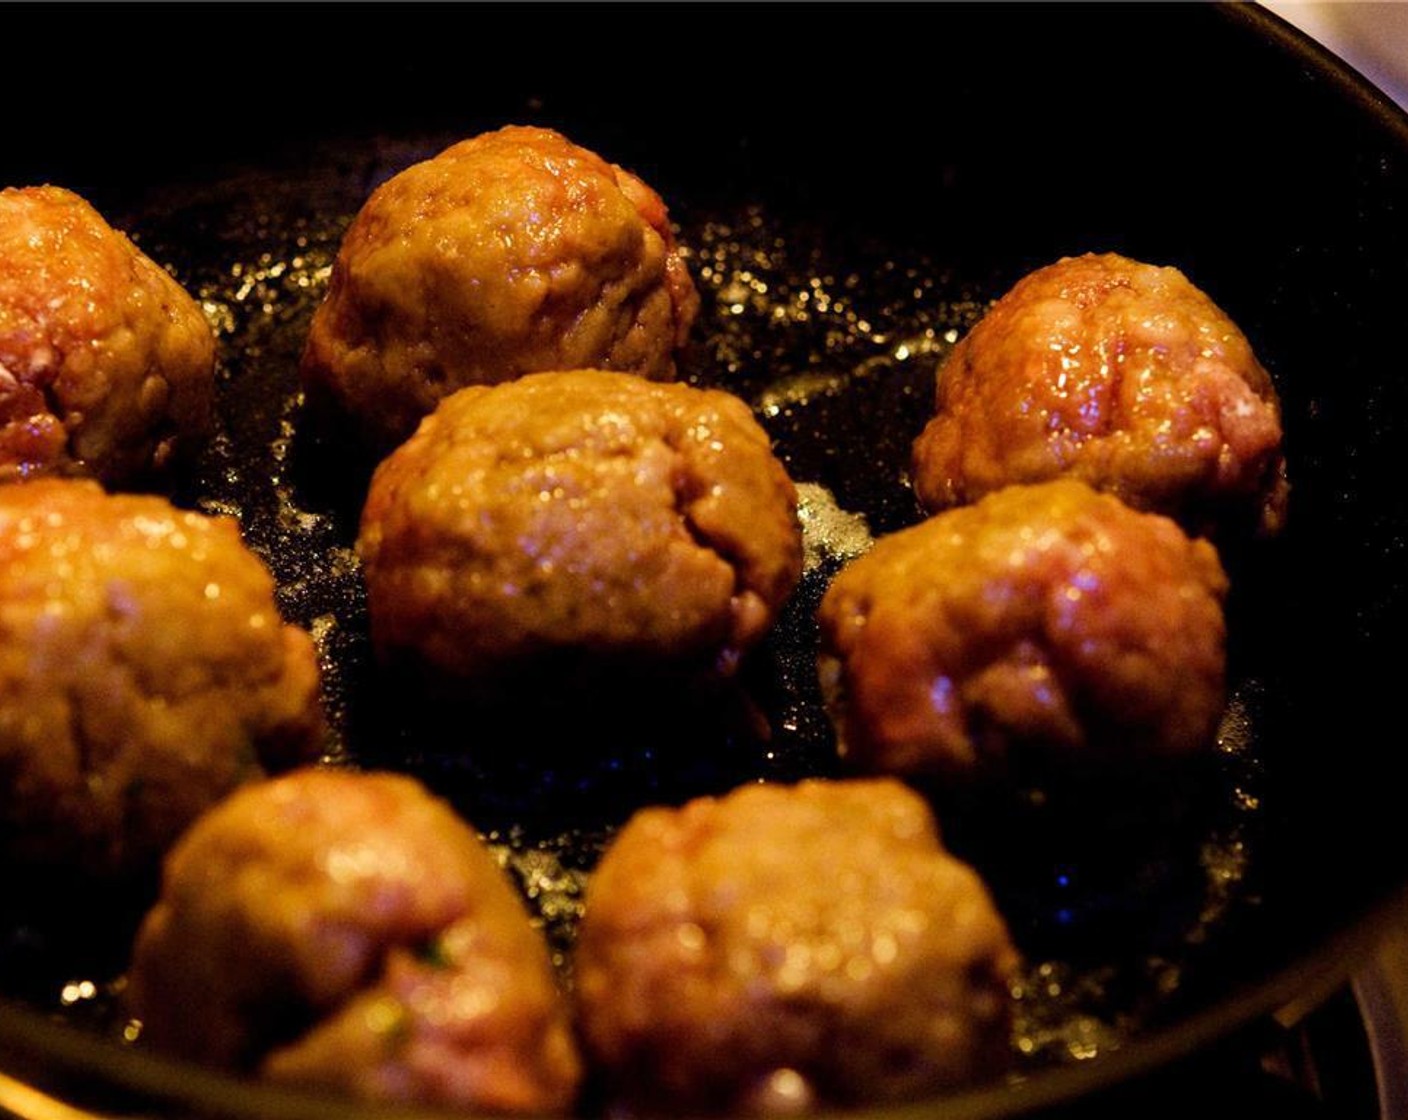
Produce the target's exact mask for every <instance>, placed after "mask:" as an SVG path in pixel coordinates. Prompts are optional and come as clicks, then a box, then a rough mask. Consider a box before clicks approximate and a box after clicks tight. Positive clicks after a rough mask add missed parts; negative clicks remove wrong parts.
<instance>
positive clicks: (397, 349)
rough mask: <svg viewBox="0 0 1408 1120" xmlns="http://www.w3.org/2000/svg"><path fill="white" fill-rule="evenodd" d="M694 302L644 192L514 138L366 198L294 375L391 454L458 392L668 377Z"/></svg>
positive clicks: (558, 142) (484, 143)
mask: <svg viewBox="0 0 1408 1120" xmlns="http://www.w3.org/2000/svg"><path fill="white" fill-rule="evenodd" d="M697 308H698V296H697V294H696V293H695V290H694V285H693V283H692V282H691V280H690V278H689V273H688V271H687V270H686V267H685V264H684V259H683V257H682V256H681V255H680V253H679V251H678V250H677V249H676V247H675V243H674V238H673V236H672V234H671V232H670V225H669V220H668V216H667V214H666V211H665V205H664V203H662V202H661V201H660V198H659V196H658V195H656V194H655V192H654V191H652V190H651V189H650V188H649V187H647V186H646V185H645V184H644V183H642V182H641V181H640V180H639V179H637V178H636V177H635V176H634V175H632V174H630V173H629V172H627V171H624V170H622V169H621V168H619V167H616V166H613V165H612V164H609V163H607V162H606V161H605V160H603V159H602V158H601V157H600V156H598V155H596V154H595V153H593V152H590V151H588V150H586V149H585V148H580V147H578V146H577V145H575V144H573V143H571V142H570V141H568V140H567V139H566V138H565V137H563V136H561V135H559V134H558V133H556V132H552V131H549V130H547V129H542V128H521V127H510V128H504V129H500V130H499V131H497V132H490V133H485V134H484V135H482V136H476V137H474V138H473V139H470V140H465V141H463V142H461V143H459V144H456V145H454V146H453V147H451V148H448V149H446V150H445V151H444V152H442V153H441V154H440V155H438V156H436V157H435V158H434V159H431V160H427V161H425V162H424V163H419V164H416V165H415V166H413V167H410V168H408V169H407V170H405V171H403V172H402V173H401V174H399V175H397V176H396V177H395V178H393V179H391V180H390V181H388V182H387V183H385V184H383V185H382V186H381V187H379V188H378V189H377V190H376V191H375V192H374V193H373V194H372V196H371V198H370V199H368V201H367V203H366V205H365V206H364V207H363V208H362V211H361V213H359V214H358V215H357V218H356V220H355V221H354V222H353V223H352V226H351V228H350V229H349V230H348V231H347V235H346V237H345V238H344V240H343V243H342V248H341V250H340V251H339V253H338V256H337V262H336V264H335V265H334V266H333V273H332V287H331V290H330V291H329V292H328V297H327V300H326V302H325V303H324V304H323V305H322V306H321V307H320V308H319V309H318V311H317V313H316V314H315V315H314V318H313V327H312V333H311V334H310V335H309V338H308V345H307V349H306V351H305V353H304V358H303V372H304V376H305V379H306V380H307V381H308V382H309V383H310V384H311V385H313V386H315V387H317V388H319V389H325V390H328V391H330V392H331V394H332V395H333V396H334V397H335V398H336V399H337V400H339V401H340V402H341V403H342V405H343V406H344V407H345V408H346V409H347V410H348V411H350V412H351V413H352V414H353V415H354V416H355V417H356V418H357V419H358V420H359V421H360V423H361V426H362V427H363V428H364V429H365V430H366V432H367V434H369V435H370V436H372V437H373V438H374V439H376V440H378V441H380V442H394V441H396V440H401V439H404V438H405V437H406V436H408V435H409V434H410V433H411V431H412V430H413V429H414V428H415V425H416V422H417V421H418V420H419V419H420V418H421V417H422V416H424V415H425V414H426V413H428V412H430V411H431V410H432V409H433V408H434V407H435V405H436V402H437V401H439V400H440V399H441V398H442V397H444V396H446V395H447V394H449V393H452V392H454V391H455V390H456V389H460V388H463V387H464V386H466V385H479V384H494V383H496V382H500V381H506V380H509V379H510V378H514V377H517V376H519V375H520V374H524V373H531V372H535V371H539V370H550V369H580V368H585V367H589V366H595V367H602V368H606V369H617V370H630V371H633V372H636V373H640V374H642V375H644V376H646V377H649V378H653V379H657V380H668V379H670V378H673V377H674V373H675V361H674V354H675V350H676V348H677V347H679V346H681V345H683V343H684V341H685V337H686V335H687V334H688V332H689V327H690V324H691V323H692V322H693V320H694V315H695V312H696V310H697Z"/></svg>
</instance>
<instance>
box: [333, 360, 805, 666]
mask: <svg viewBox="0 0 1408 1120" xmlns="http://www.w3.org/2000/svg"><path fill="white" fill-rule="evenodd" d="M796 501H797V495H796V490H795V488H794V487H793V485H792V482H791V480H790V479H789V478H788V477H787V474H786V472H785V471H784V470H783V468H782V465H781V464H780V463H779V462H778V461H777V459H776V458H775V457H774V456H773V453H772V449H771V446H770V444H769V440H768V437H767V434H766V433H765V432H764V431H763V429H762V428H761V427H760V426H759V425H758V423H757V422H756V421H755V420H754V419H753V416H752V414H751V413H750V411H749V410H748V407H747V406H746V405H745V404H744V403H743V402H742V401H740V400H739V399H738V398H737V397H734V396H732V395H730V394H728V393H724V392H720V391H717V390H705V389H696V388H692V387H690V386H688V385H684V384H679V383H671V384H660V383H656V382H651V381H646V380H643V379H642V378H639V377H635V376H633V375H631V374H622V373H611V372H606V371H601V370H578V371H573V372H565V373H562V372H548V373H539V374H532V375H529V376H526V377H523V378H521V379H519V380H517V381H513V382H508V383H505V384H502V385H497V386H493V387H492V388H490V387H483V386H478V387H471V388H468V389H463V390H461V391H460V392H458V393H456V394H454V395H453V396H451V397H447V398H446V399H445V400H444V401H443V402H442V403H441V404H440V406H439V408H438V409H437V410H436V411H435V413H434V414H432V415H431V416H429V417H427V418H426V420H425V422H424V423H423V424H422V425H421V426H420V429H419V431H417V433H416V434H415V436H414V437H412V438H411V439H410V440H409V441H408V442H407V443H406V444H404V445H403V446H402V447H400V448H399V449H398V450H397V451H396V452H394V453H393V454H392V455H391V456H390V457H389V458H388V459H387V460H385V461H384V462H383V463H382V464H381V466H380V467H379V468H378V469H377V471H376V474H375V476H374V477H373V479H372V484H371V490H370V493H369V495H368V497H367V501H366V506H365V508H364V510H363V514H362V522H361V532H360V536H359V538H358V547H359V549H360V552H361V555H362V558H363V560H364V563H365V569H364V570H365V576H366V584H367V594H368V604H369V610H370V615H371V628H372V638H373V641H374V643H375V645H376V647H377V649H378V651H379V652H380V653H381V655H382V656H383V657H385V658H388V659H390V660H393V661H409V662H410V663H413V664H418V665H422V666H428V667H430V668H431V669H433V670H434V671H435V672H436V673H438V674H442V675H444V676H446V677H448V678H450V679H453V680H459V681H466V680H470V679H473V678H476V677H485V676H495V675H498V676H502V675H504V674H505V673H507V674H508V675H510V676H512V675H513V674H514V673H515V672H517V673H522V672H523V671H525V670H528V669H529V668H532V669H534V671H536V670H537V669H538V668H540V667H541V666H543V665H545V664H547V663H549V662H553V663H555V664H562V663H564V662H571V661H572V660H573V659H574V658H576V659H577V660H579V661H582V662H587V661H590V660H592V659H600V660H601V661H602V662H603V663H605V662H610V663H614V664H623V663H624V664H631V663H634V664H637V665H652V666H660V665H673V666H678V667H681V668H683V667H691V668H693V667H696V666H697V667H700V668H716V669H719V670H722V671H723V672H724V673H725V674H727V672H728V671H730V670H731V668H732V667H733V665H734V663H735V662H736V660H737V659H738V657H739V656H740V655H741V654H742V652H743V651H744V650H746V649H747V648H748V647H749V646H750V645H752V644H753V643H754V642H755V641H756V640H757V639H758V638H759V637H761V636H762V635H763V633H764V632H765V631H767V629H768V628H769V627H770V626H771V625H772V623H773V621H774V619H775V618H776V616H777V612H778V610H779V608H780V606H781V604H782V603H783V601H784V600H785V599H786V598H787V596H788V595H789V594H790V593H791V591H792V589H793V588H794V587H795V585H796V583H797V581H798V579H799V578H800V574H801V556H802V548H801V529H800V524H799V522H798V519H797V512H796Z"/></svg>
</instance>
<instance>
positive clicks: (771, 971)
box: [574, 779, 1018, 1114]
mask: <svg viewBox="0 0 1408 1120" xmlns="http://www.w3.org/2000/svg"><path fill="white" fill-rule="evenodd" d="M574 962H575V976H576V994H577V1002H578V1011H579V1021H580V1024H581V1034H582V1038H583V1045H584V1047H585V1049H586V1051H587V1052H588V1054H589V1056H590V1058H591V1059H592V1060H594V1061H595V1062H596V1063H598V1064H599V1067H600V1069H601V1070H602V1071H603V1076H604V1078H605V1080H606V1083H607V1090H608V1092H609V1094H610V1095H611V1096H612V1097H613V1098H615V1099H616V1100H617V1101H618V1102H619V1103H624V1104H625V1105H626V1106H627V1107H628V1108H629V1107H637V1108H639V1109H641V1110H642V1111H645V1110H660V1111H665V1110H668V1111H671V1112H678V1113H686V1114H687V1113H692V1112H738V1111H741V1112H749V1113H760V1112H778V1111H797V1110H799V1109H805V1108H810V1107H829V1106H845V1105H855V1104H863V1103H877V1102H883V1101H891V1100H899V1099H906V1098H913V1097H916V1096H919V1095H922V1094H928V1093H933V1092H937V1091H940V1090H944V1089H950V1088H953V1087H956V1086H960V1085H966V1084H968V1083H971V1082H975V1081H980V1080H983V1079H986V1078H990V1077H994V1076H997V1075H998V1074H999V1073H1000V1072H1001V1071H1002V1070H1003V1069H1004V1068H1005V1066H1006V1065H1007V1062H1008V1056H1009V1054H1010V1045H1009V1030H1010V1013H1011V1005H1010V981H1011V980H1012V978H1013V974H1014V971H1015V969H1016V968H1017V965H1018V956H1017V953H1016V951H1015V950H1014V948H1013V946H1012V943H1011V941H1010V939H1009V937H1008V933H1007V929H1006V927H1005V925H1004V923H1003V920H1002V918H1001V917H1000V916H999V914H998V913H997V911H996V909H995V908H994V906H993V903H992V901H991V899H990V897H989V895H988V892H987V890H986V888H985V887H984V885H983V883H982V881H981V880H980V879H979V878H978V876H977V875H976V874H975V873H974V871H973V870H972V869H971V868H970V867H968V866H967V865H966V864H964V863H963V862H961V861H960V860H958V859H956V858H955V857H953V856H952V855H950V854H949V853H948V852H946V851H945V850H944V849H943V848H942V847H941V845H940V843H939V838H938V835H937V832H936V829H935V825H934V821H933V817H932V815H931V814H930V812H929V809H928V806H927V805H926V804H925V803H924V801H923V800H922V799H920V798H919V797H918V796H917V795H916V794H914V793H912V792H910V791H909V790H908V789H906V788H905V787H904V786H902V785H901V784H899V783H898V782H895V781H892V780H889V779H875V780H854V781H841V782H824V781H820V780H814V781H807V782H803V783H801V784H800V785H797V786H776V785H756V786H747V787H743V788H741V789H739V790H736V791H735V792H733V793H732V794H730V795H729V796H727V797H724V798H722V799H713V798H703V799H700V800H696V801H693V802H690V803H689V804H687V805H685V806H684V807H683V808H682V809H665V808H651V809H646V810H643V811H641V812H639V813H637V814H636V815H635V817H633V818H632V819H631V821H630V822H629V823H628V824H627V825H626V826H625V828H624V829H623V830H622V831H621V832H620V833H619V835H618V836H617V837H616V839H615V841H614V842H613V843H612V845H611V847H610V848H609V849H608V850H607V852H606V854H605V856H604V857H603V858H602V861H601V863H600V865H599V867H598V869H597V870H596V871H595V873H594V874H593V876H592V879H591V882H590V884H589V885H588V891H587V897H586V910H585V913H584V915H583V918H582V923H581V927H580V934H579V938H578V942H577V947H576V951H575V957H574Z"/></svg>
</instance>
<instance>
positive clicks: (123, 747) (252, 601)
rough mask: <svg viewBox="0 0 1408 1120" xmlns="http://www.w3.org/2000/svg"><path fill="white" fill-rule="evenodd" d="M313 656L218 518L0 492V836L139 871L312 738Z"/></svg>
mask: <svg viewBox="0 0 1408 1120" xmlns="http://www.w3.org/2000/svg"><path fill="white" fill-rule="evenodd" d="M318 685H319V681H318V665H317V659H316V656H315V654H314V650H313V644H312V642H311V640H310V639H309V637H308V635H307V634H306V633H304V632H303V631H302V630H300V629H298V628H296V627H293V626H286V625H284V624H283V623H282V622H281V621H280V618H279V612H278V609H277V607H276V606H275V603H274V584H273V580H272V579H271V578H270V576H269V573H268V571H267V570H266V569H265V567H264V565H263V564H262V563H261V562H260V561H259V559H258V558H257V557H256V556H255V555H254V554H253V553H252V552H250V551H249V550H248V549H246V548H245V546H244V544H243V543H242V542H241V540H240V533H239V528H238V526H236V524H235V522H234V521H233V520H230V519H228V518H214V519H212V518H208V517H203V516H201V515H200V514H197V513H187V512H183V511H181V510H178V509H176V508H174V507H173V506H171V505H170V504H169V503H168V502H166V501H165V500H163V499H160V498H156V497H151V496H146V495H109V494H105V493H104V492H103V491H102V489H101V488H100V487H99V486H98V485H97V483H94V482H90V481H85V480H78V479H72V480H62V479H36V480H34V481H32V482H29V483H25V484H24V485H12V486H3V487H0V838H2V839H3V847H4V848H5V850H6V851H7V852H8V853H9V854H10V855H11V856H14V857H17V858H19V859H21V860H24V861H40V862H43V863H54V864H62V865H76V866H78V867H81V868H83V869H86V870H89V871H92V872H97V873H123V872H141V871H144V870H152V869H154V868H155V863H156V859H157V857H158V856H159V855H160V854H161V853H162V852H163V851H164V850H165V849H166V848H167V847H168V846H169V845H170V843H171V842H172V841H173V840H174V839H175V837H176V836H177V835H178V834H179V833H180V832H181V831H182V830H183V829H184V828H185V827H186V826H187V825H188V824H189V823H190V822H191V820H192V819H194V817H195V816H196V815H197V814H198V813H200V812H201V811H202V810H204V809H205V808H206V807H207V806H208V805H210V804H212V803H213V802H214V801H216V800H217V799H218V798H220V797H222V796H223V795H224V794H226V793H228V792H229V791H230V790H231V789H233V788H234V787H235V786H236V785H237V784H239V783H240V782H242V781H244V780H246V779H247V778H251V777H256V776H258V775H259V773H260V765H261V762H262V763H263V764H265V765H273V766H278V765H285V766H286V765H288V764H290V763H291V762H292V761H295V760H298V759H301V758H304V757H307V756H309V755H312V754H315V753H316V752H317V751H318V750H319V749H320V746H321V742H322V730H323V723H322V715H321V705H320V700H319V694H318Z"/></svg>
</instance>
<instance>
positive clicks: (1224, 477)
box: [914, 254, 1288, 534]
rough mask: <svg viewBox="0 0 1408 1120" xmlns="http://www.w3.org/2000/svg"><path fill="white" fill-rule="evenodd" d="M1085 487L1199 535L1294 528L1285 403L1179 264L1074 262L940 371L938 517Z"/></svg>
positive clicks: (1040, 275)
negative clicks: (1013, 488) (1056, 487)
mask: <svg viewBox="0 0 1408 1120" xmlns="http://www.w3.org/2000/svg"><path fill="white" fill-rule="evenodd" d="M1057 477H1072V478H1078V479H1081V480H1082V481H1084V482H1088V483H1089V484H1090V485H1091V486H1094V487H1095V488H1096V489H1098V490H1106V491H1109V492H1110V493H1113V494H1115V495H1117V496H1118V497H1120V498H1122V499H1123V500H1124V501H1125V502H1127V503H1128V504H1130V505H1132V506H1135V507H1136V508H1139V509H1143V510H1148V511H1151V512H1156V513H1164V514H1167V515H1169V516H1171V517H1175V518H1177V519H1178V520H1180V521H1181V522H1182V523H1183V524H1184V525H1185V527H1187V528H1188V529H1190V531H1193V532H1197V533H1200V534H1202V533H1205V532H1207V531H1216V530H1232V529H1234V527H1235V530H1236V531H1237V532H1242V531H1245V530H1246V529H1255V530H1259V531H1261V532H1264V533H1269V532H1273V531H1275V530H1276V529H1278V528H1279V527H1280V525H1281V522H1282V520H1283V518H1284V515H1285V507H1286V497H1287V491H1288V486H1287V482H1286V469H1285V460H1284V457H1283V455H1282V451H1281V417H1280V405H1279V403H1278V401H1277V398H1276V391H1275V389H1274V387H1273V386H1272V384H1271V379H1270V377H1269V376H1268V375H1267V373H1266V371H1265V370H1264V369H1262V367H1261V366H1260V365H1259V364H1258V362H1257V360H1256V357H1255V356H1254V355H1253V354H1252V350H1251V347H1250V345H1249V344H1248V342H1247V340H1246V338H1245V337H1244V336H1243V335H1242V332H1241V331H1239V330H1238V329H1237V327H1236V326H1235V325H1233V323H1232V321H1231V320H1230V319H1228V318H1227V316H1226V315H1224V314H1223V313H1222V312H1221V311H1220V310H1219V309H1218V308H1217V307H1216V306H1215V305H1214V304H1213V302H1212V301H1211V300H1210V299H1208V297H1207V296H1205V295H1204V294H1203V293H1202V292H1200V291H1199V290H1198V289H1197V288H1195V287H1193V285H1192V284H1190V283H1189V282H1188V280H1187V279H1186V278H1185V277H1184V276H1183V274H1182V273H1181V272H1179V271H1178V270H1177V269H1174V268H1159V267H1156V266H1154V265H1148V264H1141V263H1139V262H1137V261H1132V260H1128V259H1126V258H1124V257H1120V256H1116V255H1114V254H1105V255H1103V256H1097V255H1094V254H1088V255H1086V256H1083V257H1075V258H1066V259H1064V260H1061V261H1058V262H1057V263H1056V264H1053V265H1049V266H1047V267H1046V268H1041V269H1038V270H1037V271H1036V272H1034V273H1032V274H1031V275H1029V276H1027V277H1026V278H1025V279H1023V280H1022V281H1021V282H1020V283H1018V284H1017V285H1016V287H1014V288H1013V289H1012V290H1011V291H1010V292H1008V293H1007V294H1006V295H1005V296H1003V297H1002V298H1001V299H1000V300H998V301H997V303H996V304H995V305H994V306H993V307H992V309H991V310H990V311H989V312H988V313H987V315H986V316H984V318H983V319H982V321H981V322H979V323H978V325H977V326H975V327H974V328H973V330H972V331H971V332H969V334H968V335H967V336H966V337H965V338H963V339H962V340H961V341H960V342H959V344H958V345H957V346H956V347H954V349H953V352H952V353H951V354H950V355H949V356H948V359H947V360H946V361H945V362H944V363H943V366H942V368H941V369H940V371H939V378H938V395H937V412H936V414H935V416H934V417H933V419H932V420H930V421H929V423H928V426H927V427H925V429H924V431H923V433H922V434H921V435H920V436H919V438H918V439H917V440H916V441H915V444H914V488H915V492H916V493H917V494H918V496H919V499H920V501H921V502H922V503H923V505H924V506H925V508H927V509H928V510H930V511H931V512H937V511H938V510H942V509H946V508H948V507H950V506H954V505H961V504H964V503H967V502H971V501H974V500H975V499H977V498H980V497H981V496H982V495H984V494H986V493H989V492H991V491H993V490H997V489H999V488H1001V487H1003V486H1006V485H1008V484H1009V483H1032V482H1043V481H1046V480H1049V479H1053V478H1057Z"/></svg>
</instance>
